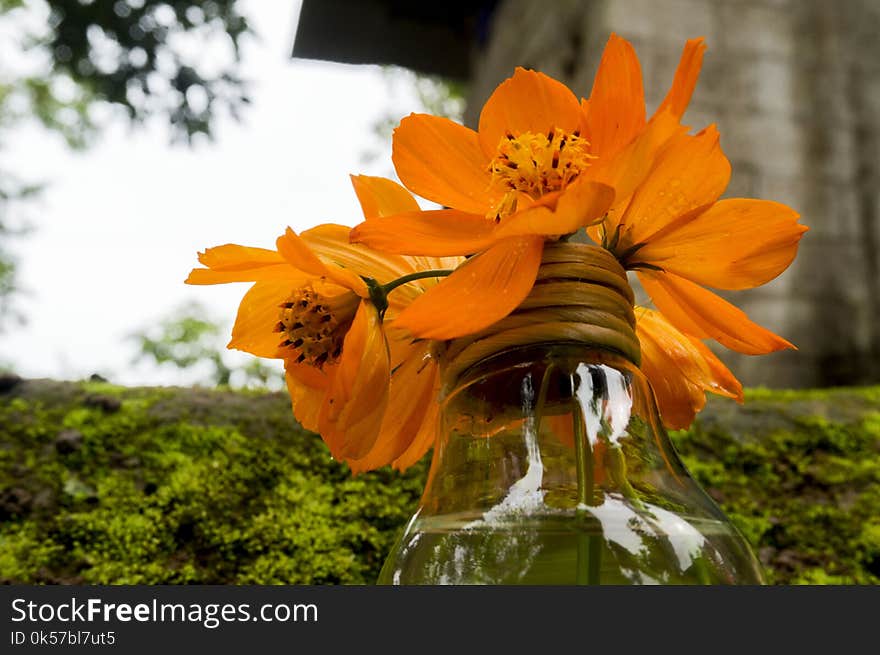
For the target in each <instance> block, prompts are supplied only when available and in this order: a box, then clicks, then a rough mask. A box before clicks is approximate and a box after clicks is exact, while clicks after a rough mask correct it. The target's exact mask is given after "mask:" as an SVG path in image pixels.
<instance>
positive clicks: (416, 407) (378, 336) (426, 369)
mask: <svg viewBox="0 0 880 655" xmlns="http://www.w3.org/2000/svg"><path fill="white" fill-rule="evenodd" d="M353 183H354V185H355V190H356V192H357V194H358V197H359V199H360V200H361V204H362V207H363V209H364V213H365V216H366V217H367V218H368V219H374V218H380V217H381V216H383V215H385V214H386V213H388V212H389V211H393V212H394V213H397V212H400V211H403V210H405V209H408V208H409V207H411V206H412V205H415V200H413V198H412V196H411V195H410V194H409V193H408V192H407V191H406V190H405V189H403V188H402V187H400V186H399V185H396V184H395V183H393V182H391V181H390V180H381V179H379V178H366V177H363V176H361V177H360V178H353ZM416 206H417V205H416ZM199 261H200V262H201V263H202V264H204V265H205V266H206V267H207V268H197V269H194V270H193V271H192V272H191V273H190V276H189V277H188V278H187V280H186V282H187V283H189V284H218V283H226V282H254V285H253V286H252V287H251V289H250V290H249V291H248V292H247V293H246V294H245V296H244V298H243V300H242V302H241V305H240V306H239V311H238V315H237V317H236V321H235V326H234V327H233V330H232V340H231V341H230V342H229V346H228V347H229V348H235V349H239V350H244V351H246V352H249V353H251V354H254V355H257V356H259V357H269V358H280V359H283V360H284V365H285V373H286V381H287V387H288V391H289V393H290V396H291V400H292V405H293V411H294V414H295V416H296V418H297V420H299V422H300V423H301V424H302V425H303V427H305V428H306V429H309V430H312V431H316V432H319V433H320V434H321V437H322V438H323V439H324V441H325V442H326V443H327V445H328V446H329V448H330V452H331V454H332V455H333V456H334V457H336V458H337V459H340V460H343V461H346V462H348V463H349V465H350V466H351V468H352V470H353V471H354V472H359V471H364V470H368V469H371V468H376V467H379V466H383V465H385V464H389V463H394V464H395V465H396V466H397V467H399V468H405V467H407V466H409V465H410V464H412V463H414V462H415V461H417V460H418V459H419V458H420V457H421V456H422V455H423V454H424V453H425V451H427V449H428V448H429V447H430V446H431V444H432V443H433V435H434V427H433V425H434V422H435V419H436V407H435V405H436V403H434V402H432V401H433V395H434V394H435V392H436V388H437V385H438V374H437V367H436V354H435V353H434V350H433V347H432V345H431V344H429V343H417V344H413V343H412V342H411V340H409V339H408V338H405V337H404V335H403V334H402V332H401V331H400V330H394V329H388V330H386V329H385V327H384V326H383V321H382V318H383V316H382V315H383V313H386V312H387V318H388V320H389V321H390V322H391V323H393V318H394V316H395V315H396V314H398V313H399V312H400V311H401V309H402V308H403V307H405V306H406V305H407V304H408V303H409V302H411V301H412V299H413V298H414V297H417V296H418V295H419V294H420V293H423V292H424V290H425V289H427V288H430V286H431V285H432V284H436V281H431V280H427V279H419V280H414V281H413V282H411V283H410V284H407V285H404V286H400V287H399V288H398V289H396V290H395V291H394V293H393V294H392V295H391V296H390V297H388V298H387V308H386V307H382V306H377V304H378V305H382V304H384V301H385V300H386V299H385V298H384V297H383V296H382V294H379V295H377V294H376V291H375V287H376V286H377V285H380V284H384V283H388V282H390V281H393V280H395V279H398V278H401V277H404V276H407V275H411V274H413V273H419V272H422V271H424V270H429V269H430V270H433V269H442V268H445V267H448V266H450V265H451V266H453V267H454V266H455V265H456V264H457V263H458V260H451V261H450V260H441V259H435V258H409V257H401V256H397V255H386V254H382V253H378V252H375V251H373V250H370V249H369V248H366V247H364V246H359V245H353V244H351V243H349V228H347V227H345V226H342V225H332V224H327V225H319V226H317V227H315V228H312V229H310V230H306V231H305V232H303V233H302V234H301V235H297V234H296V233H294V232H293V230H291V229H290V228H288V229H287V231H286V232H285V233H284V234H283V235H282V236H280V237H279V238H278V239H277V241H276V250H274V251H273V250H266V249H262V248H250V247H244V246H238V245H231V244H229V245H224V246H218V247H216V248H209V249H207V250H206V251H205V252H204V253H200V255H199ZM365 278H369V280H370V283H368V282H367V281H366V280H365ZM386 332H387V334H386ZM392 371H393V373H392Z"/></svg>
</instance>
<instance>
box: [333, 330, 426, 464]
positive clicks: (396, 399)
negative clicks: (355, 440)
mask: <svg viewBox="0 0 880 655" xmlns="http://www.w3.org/2000/svg"><path fill="white" fill-rule="evenodd" d="M431 348H432V346H431V344H430V342H425V341H423V342H419V343H418V344H416V347H415V348H413V349H412V352H411V353H410V355H409V357H407V359H406V360H404V362H403V363H402V364H401V366H400V367H399V368H398V369H397V370H396V371H394V374H393V375H392V376H391V386H390V390H389V395H388V406H387V408H386V410H385V415H384V417H383V419H382V426H381V428H380V430H379V437H378V438H377V439H376V443H375V445H374V446H373V448H372V449H371V450H370V452H369V453H367V455H366V456H365V457H363V458H362V459H358V460H354V461H351V462H349V466H350V467H351V470H352V471H353V472H355V473H359V472H361V471H369V470H371V469H375V468H379V467H380V466H385V465H386V464H390V463H391V462H393V461H394V460H396V459H397V458H398V457H400V456H401V455H403V454H404V453H405V452H406V451H407V449H409V447H410V446H411V445H412V443H413V441H415V439H416V437H418V435H419V432H420V430H421V427H422V423H423V422H424V420H425V416H426V414H427V413H428V412H429V408H430V405H432V404H436V403H437V399H436V397H435V395H434V388H435V384H436V379H437V371H438V368H437V362H436V360H435V359H434V358H433V357H432V355H431Z"/></svg>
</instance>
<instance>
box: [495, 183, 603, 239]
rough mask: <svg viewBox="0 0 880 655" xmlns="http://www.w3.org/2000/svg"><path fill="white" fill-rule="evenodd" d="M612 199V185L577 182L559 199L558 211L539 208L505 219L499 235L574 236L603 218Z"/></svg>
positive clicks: (532, 208)
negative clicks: (586, 226) (589, 224)
mask: <svg viewBox="0 0 880 655" xmlns="http://www.w3.org/2000/svg"><path fill="white" fill-rule="evenodd" d="M613 200H614V189H613V188H611V187H610V186H608V185H606V184H600V183H598V182H592V181H590V180H578V181H577V182H575V183H573V184H571V185H569V186H568V188H566V189H565V191H564V192H563V193H562V194H561V195H560V196H559V200H558V201H557V203H556V208H555V209H551V208H549V207H546V206H544V205H536V206H534V207H531V208H529V209H524V210H522V211H520V212H517V213H516V214H513V215H512V216H510V217H508V218H505V219H503V220H502V222H501V224H500V225H499V227H498V231H497V235H496V236H497V238H499V239H500V238H504V237H511V236H518V235H547V236H554V235H562V234H571V233H572V232H577V231H578V230H579V229H580V228H582V227H584V226H585V225H587V224H588V223H590V222H591V221H593V220H595V219H596V218H597V217H599V216H602V214H604V213H605V212H606V211H607V210H608V207H610V206H611V202H612V201H613Z"/></svg>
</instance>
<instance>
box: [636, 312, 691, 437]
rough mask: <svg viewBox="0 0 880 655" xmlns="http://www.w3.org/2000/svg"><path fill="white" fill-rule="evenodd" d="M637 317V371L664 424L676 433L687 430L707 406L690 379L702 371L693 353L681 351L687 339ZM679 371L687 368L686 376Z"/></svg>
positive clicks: (676, 332)
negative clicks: (639, 350) (639, 354)
mask: <svg viewBox="0 0 880 655" xmlns="http://www.w3.org/2000/svg"><path fill="white" fill-rule="evenodd" d="M636 314H637V316H638V317H639V318H638V322H637V324H636V332H637V334H638V336H639V343H640V344H641V347H642V361H641V364H640V368H641V369H642V372H643V373H644V374H645V377H647V378H648V381H649V382H650V383H651V388H652V389H653V390H654V397H655V398H656V399H657V407H658V409H659V410H660V417H661V418H662V419H663V424H664V425H665V426H666V427H668V428H671V429H675V430H680V429H683V428H687V427H688V426H689V425H690V424H691V423H692V422H693V420H694V416H696V414H697V412H699V411H700V410H701V409H702V408H703V406H704V405H705V404H706V394H705V391H704V390H703V388H702V387H701V386H700V385H699V384H695V383H694V382H693V381H692V379H691V377H693V376H694V373H695V372H696V373H702V372H703V371H700V369H699V366H698V364H697V361H699V360H698V359H697V360H695V359H694V356H695V355H694V354H695V353H696V350H695V349H691V350H690V351H689V350H688V349H687V348H686V347H685V348H682V346H684V344H689V341H688V339H687V337H685V336H684V335H682V334H681V333H680V332H678V331H674V332H673V331H672V330H674V328H672V330H668V329H666V326H668V324H666V326H664V325H663V324H662V323H661V324H654V323H653V322H652V321H649V320H647V319H645V318H644V317H643V316H642V314H641V311H639V312H637V313H636ZM669 327H671V326H669ZM677 337H680V339H679V338H677ZM697 357H698V355H697ZM682 368H685V369H688V370H687V373H685V371H683V370H682Z"/></svg>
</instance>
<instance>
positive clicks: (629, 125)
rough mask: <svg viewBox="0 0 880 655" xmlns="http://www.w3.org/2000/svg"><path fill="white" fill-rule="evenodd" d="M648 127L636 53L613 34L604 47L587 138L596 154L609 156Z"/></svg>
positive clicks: (640, 73) (592, 97)
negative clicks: (646, 125)
mask: <svg viewBox="0 0 880 655" xmlns="http://www.w3.org/2000/svg"><path fill="white" fill-rule="evenodd" d="M644 127H645V90H644V88H643V87H642V69H641V67H640V66H639V59H638V57H636V52H635V50H634V49H633V47H632V44H630V43H629V41H627V40H626V39H622V38H621V37H619V36H617V35H616V34H612V35H611V37H610V38H609V39H608V43H607V44H606V45H605V50H604V52H603V53H602V60H601V61H600V62H599V69H598V70H597V71H596V78H595V81H594V82H593V90H592V92H591V93H590V110H589V113H588V114H587V138H588V139H589V140H590V145H591V146H592V148H591V150H592V152H593V154H596V155H599V156H600V157H605V156H610V155H612V154H614V153H615V152H618V151H619V150H621V149H622V148H623V147H624V146H626V145H627V144H628V143H629V142H630V141H632V140H633V139H634V138H635V137H636V136H638V134H639V133H640V132H641V131H642V129H643V128H644Z"/></svg>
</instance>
